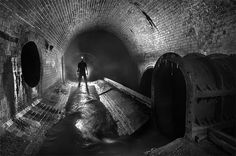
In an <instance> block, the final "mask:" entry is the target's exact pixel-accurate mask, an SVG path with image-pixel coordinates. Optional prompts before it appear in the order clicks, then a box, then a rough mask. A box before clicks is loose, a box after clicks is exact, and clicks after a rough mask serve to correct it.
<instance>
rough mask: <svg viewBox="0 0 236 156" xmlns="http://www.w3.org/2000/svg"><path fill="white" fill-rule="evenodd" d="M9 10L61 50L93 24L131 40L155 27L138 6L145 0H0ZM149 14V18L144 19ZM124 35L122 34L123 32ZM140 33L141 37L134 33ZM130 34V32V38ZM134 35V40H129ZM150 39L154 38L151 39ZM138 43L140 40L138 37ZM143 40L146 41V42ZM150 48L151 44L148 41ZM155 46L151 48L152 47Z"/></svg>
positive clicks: (144, 36)
mask: <svg viewBox="0 0 236 156" xmlns="http://www.w3.org/2000/svg"><path fill="white" fill-rule="evenodd" d="M1 3H2V5H4V6H5V7H6V8H8V9H9V10H11V11H12V12H14V13H15V15H16V16H18V17H19V18H20V19H21V20H23V21H24V22H26V23H27V24H28V25H30V26H31V27H33V28H35V29H36V30H37V31H39V32H41V33H43V34H44V37H45V38H46V39H48V40H49V41H50V42H51V43H53V44H54V45H56V46H57V48H58V49H60V50H64V49H65V48H66V46H67V44H68V41H69V40H70V39H71V38H72V37H73V35H74V34H75V33H77V32H78V31H80V30H82V29H84V28H87V27H93V26H96V25H99V26H103V27H106V28H107V29H109V30H110V31H114V32H116V33H118V34H119V35H120V36H123V37H124V38H126V37H127V36H129V39H131V42H137V41H136V40H135V39H137V38H140V39H143V40H147V38H149V37H150V36H149V35H150V34H152V33H155V32H156V30H155V29H153V28H152V27H153V26H154V25H155V24H154V22H152V23H149V22H150V21H148V20H151V18H150V17H149V16H148V15H147V13H145V11H144V10H142V9H141V7H144V6H145V5H147V6H148V5H150V4H148V3H147V1H146V0H145V1H143V2H142V1H140V2H132V1H129V0H13V1H7V0H3V1H2V0H1ZM147 18H149V19H147ZM124 34H125V35H126V36H125V35H124ZM135 35H139V36H142V37H135ZM130 36H133V37H131V38H130ZM132 38H133V40H132ZM150 42H154V41H153V40H151V41H150ZM139 43H140V44H141V43H142V42H140V41H139ZM145 43H146V42H145ZM149 48H150V45H149ZM153 50H154V49H153Z"/></svg>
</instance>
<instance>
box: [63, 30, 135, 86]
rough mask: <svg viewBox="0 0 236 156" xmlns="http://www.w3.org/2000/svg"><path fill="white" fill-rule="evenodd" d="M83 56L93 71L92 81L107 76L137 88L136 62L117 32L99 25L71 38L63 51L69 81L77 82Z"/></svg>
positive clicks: (91, 71)
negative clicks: (79, 65) (77, 71)
mask: <svg viewBox="0 0 236 156" xmlns="http://www.w3.org/2000/svg"><path fill="white" fill-rule="evenodd" d="M81 56H83V57H84V58H85V62H87V64H88V69H89V71H90V73H91V74H90V75H89V76H88V80H89V81H95V80H98V79H101V78H104V77H107V78H110V79H113V80H115V81H117V82H119V83H122V84H124V85H125V86H127V87H129V88H132V89H134V90H138V75H139V70H138V66H137V63H136V62H135V60H134V59H133V57H132V54H131V52H130V51H129V50H128V47H127V46H126V45H125V43H123V41H122V40H121V39H120V38H119V37H118V36H117V35H116V34H115V32H112V31H108V30H106V28H103V27H99V26H97V27H93V28H90V29H87V30H84V31H81V32H79V33H78V34H76V35H75V36H74V37H73V38H72V39H71V41H70V43H69V45H68V47H67V50H66V52H65V54H64V60H65V67H66V68H65V72H66V78H67V79H68V80H72V81H77V78H76V70H77V64H78V63H79V62H80V59H81Z"/></svg>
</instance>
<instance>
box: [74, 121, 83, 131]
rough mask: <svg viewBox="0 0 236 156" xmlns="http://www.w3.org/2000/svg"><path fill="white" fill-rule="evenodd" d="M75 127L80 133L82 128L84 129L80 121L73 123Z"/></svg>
mask: <svg viewBox="0 0 236 156" xmlns="http://www.w3.org/2000/svg"><path fill="white" fill-rule="evenodd" d="M75 127H76V128H77V129H79V130H80V131H82V130H83V127H84V124H83V121H82V120H77V121H76V123H75Z"/></svg>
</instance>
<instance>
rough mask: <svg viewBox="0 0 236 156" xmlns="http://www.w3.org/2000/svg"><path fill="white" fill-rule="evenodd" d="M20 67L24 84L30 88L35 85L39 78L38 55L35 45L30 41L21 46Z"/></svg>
mask: <svg viewBox="0 0 236 156" xmlns="http://www.w3.org/2000/svg"><path fill="white" fill-rule="evenodd" d="M21 67H22V74H23V80H24V81H25V82H26V84H27V85H29V86H30V87H32V88H33V87H35V86H37V85H38V83H39V80H40V57H39V52H38V49H37V46H36V44H35V43H34V42H32V41H30V42H28V43H26V44H25V45H24V46H23V48H22V52H21Z"/></svg>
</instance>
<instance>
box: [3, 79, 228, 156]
mask: <svg viewBox="0 0 236 156" xmlns="http://www.w3.org/2000/svg"><path fill="white" fill-rule="evenodd" d="M88 91H89V93H88ZM149 114H150V110H149V108H148V107H147V106H146V105H144V104H142V103H140V102H139V101H137V99H135V98H133V97H132V96H130V95H128V94H125V93H124V92H122V91H121V90H119V89H117V88H116V87H114V86H112V85H111V84H109V83H107V82H105V81H103V80H98V81H95V82H90V83H89V85H88V90H87V89H86V87H85V84H84V83H82V85H81V86H80V87H78V86H77V83H73V82H68V83H66V84H61V83H56V84H55V85H53V86H52V87H50V88H49V89H48V90H47V91H46V92H45V94H44V95H43V98H42V99H35V101H34V102H33V103H32V105H30V106H29V107H27V108H26V109H25V110H23V111H22V112H19V113H18V114H17V117H16V118H15V119H13V120H10V121H8V122H7V123H5V124H4V125H3V127H4V128H5V129H6V133H5V135H3V136H2V137H1V138H0V141H1V147H0V155H1V156H6V155H7V156H10V155H15V156H20V155H25V156H29V155H38V156H40V155H48V156H53V155H66V156H67V155H80V156H81V155H99V156H109V155H114V156H139V155H150V156H154V155H194V156H195V155H196V153H200V154H201V155H202V156H204V155H216V154H218V155H219V153H220V154H221V155H222V154H225V153H221V152H215V150H214V149H215V147H214V146H212V145H210V146H209V144H208V142H207V143H206V144H205V145H203V146H200V145H196V144H194V143H191V142H188V141H186V140H185V139H177V140H176V141H174V142H171V143H169V142H170V141H171V140H169V139H168V138H166V137H164V136H163V135H161V134H160V133H159V132H158V131H157V130H156V129H155V128H154V127H153V124H152V122H151V121H150V118H149ZM168 143H169V144H168ZM166 144H167V145H166ZM163 145H165V146H163ZM201 145H202V144H201ZM161 146H163V147H161ZM155 147H160V148H155ZM206 147H211V148H212V147H214V148H213V150H212V151H210V152H207V151H209V149H210V148H208V149H207V150H206ZM150 149H152V150H150ZM145 151H148V152H145ZM209 153H210V154H209ZM197 155H198V154H197Z"/></svg>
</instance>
